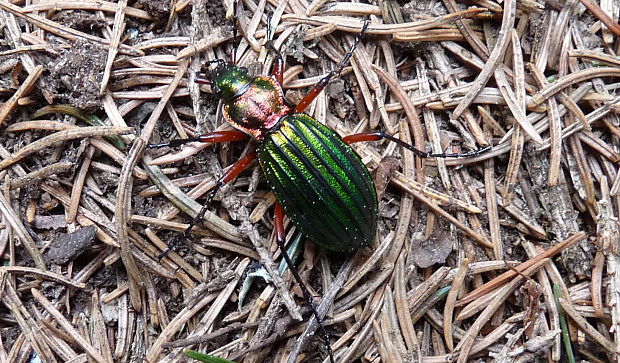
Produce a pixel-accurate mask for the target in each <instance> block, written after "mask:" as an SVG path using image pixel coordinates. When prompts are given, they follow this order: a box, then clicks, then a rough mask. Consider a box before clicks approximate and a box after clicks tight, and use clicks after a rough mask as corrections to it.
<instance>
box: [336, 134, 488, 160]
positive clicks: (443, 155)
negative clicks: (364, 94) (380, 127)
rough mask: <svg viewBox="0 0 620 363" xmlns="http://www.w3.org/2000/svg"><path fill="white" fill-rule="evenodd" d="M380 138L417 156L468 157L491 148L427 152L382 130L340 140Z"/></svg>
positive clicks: (359, 140) (358, 140)
mask: <svg viewBox="0 0 620 363" xmlns="http://www.w3.org/2000/svg"><path fill="white" fill-rule="evenodd" d="M382 139H388V140H390V141H393V142H395V143H397V144H398V145H400V146H403V147H405V148H406V149H409V150H411V151H413V153H414V154H416V155H417V156H419V157H421V158H466V157H470V156H477V155H480V154H482V153H484V152H486V151H489V150H491V146H487V147H483V148H482V149H478V150H472V151H468V152H466V153H461V154H446V153H440V154H432V153H428V152H426V151H422V150H419V149H417V148H416V147H414V146H413V145H410V144H408V143H406V142H404V141H402V140H401V139H398V138H395V137H394V136H390V135H388V134H386V133H385V132H383V131H366V132H361V133H359V134H353V135H349V136H345V137H343V138H342V141H344V142H345V143H346V144H353V143H356V142H363V141H379V140H382Z"/></svg>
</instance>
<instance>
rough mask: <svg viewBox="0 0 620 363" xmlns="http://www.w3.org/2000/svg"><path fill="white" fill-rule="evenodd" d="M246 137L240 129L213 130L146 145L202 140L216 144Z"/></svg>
mask: <svg viewBox="0 0 620 363" xmlns="http://www.w3.org/2000/svg"><path fill="white" fill-rule="evenodd" d="M248 137H249V136H248V135H247V134H245V133H243V132H241V131H238V130H232V131H213V132H210V133H208V134H204V135H200V136H198V137H191V138H187V139H176V140H172V141H170V142H164V143H161V144H149V145H147V146H146V147H147V148H149V149H155V148H160V147H165V146H169V147H177V146H181V145H184V144H188V143H190V142H203V143H210V144H217V143H222V142H232V141H243V140H247V139H248Z"/></svg>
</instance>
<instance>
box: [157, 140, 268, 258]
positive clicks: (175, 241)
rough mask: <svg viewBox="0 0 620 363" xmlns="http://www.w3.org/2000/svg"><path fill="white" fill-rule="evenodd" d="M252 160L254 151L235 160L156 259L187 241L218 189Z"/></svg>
mask: <svg viewBox="0 0 620 363" xmlns="http://www.w3.org/2000/svg"><path fill="white" fill-rule="evenodd" d="M254 159H256V151H255V150H253V151H250V152H249V153H247V154H245V156H243V157H242V158H241V159H239V160H237V162H236V163H234V164H233V165H232V166H231V167H230V168H228V169H227V170H226V171H225V172H224V174H222V176H220V178H219V179H218V180H217V183H216V184H215V186H214V187H213V189H211V191H210V192H209V195H208V196H207V201H206V202H205V204H204V205H203V206H202V208H201V209H200V212H198V214H196V217H194V219H192V221H191V222H190V224H189V226H188V227H187V228H185V230H184V231H183V233H182V234H176V235H175V236H174V237H173V239H172V240H171V241H170V242H169V243H168V246H167V247H166V249H165V250H164V251H163V252H162V253H160V254H159V256H157V258H158V259H160V260H161V259H162V258H163V257H164V256H165V255H166V254H168V252H170V250H172V249H173V248H174V247H175V246H176V245H177V244H178V243H179V242H180V241H181V240H183V239H187V238H188V237H189V232H190V231H191V230H192V228H194V226H195V225H197V224H198V223H200V222H201V221H202V219H203V218H204V217H205V213H207V210H208V209H209V206H210V204H211V202H212V201H213V198H214V197H215V194H216V193H217V191H218V190H220V188H221V187H222V186H223V185H224V184H226V183H229V182H230V181H231V180H233V179H234V178H235V177H236V176H237V175H239V174H241V172H242V171H243V170H245V169H246V168H247V167H248V166H249V165H250V164H251V163H252V161H254Z"/></svg>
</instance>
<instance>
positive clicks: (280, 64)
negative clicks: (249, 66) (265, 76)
mask: <svg viewBox="0 0 620 363" xmlns="http://www.w3.org/2000/svg"><path fill="white" fill-rule="evenodd" d="M265 48H267V49H269V50H270V51H272V52H273V53H274V54H275V55H276V59H275V60H274V61H273V67H271V75H272V76H273V77H274V78H275V79H276V81H277V82H278V84H279V85H280V87H282V83H283V82H284V57H282V53H280V51H279V50H278V49H277V48H276V47H275V45H274V44H273V40H269V41H267V43H265Z"/></svg>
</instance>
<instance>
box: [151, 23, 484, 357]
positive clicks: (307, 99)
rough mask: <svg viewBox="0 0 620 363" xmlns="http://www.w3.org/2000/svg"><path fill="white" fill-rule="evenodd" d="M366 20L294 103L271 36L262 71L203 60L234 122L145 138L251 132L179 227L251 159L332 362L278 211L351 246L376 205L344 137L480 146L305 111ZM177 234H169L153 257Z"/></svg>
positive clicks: (371, 228)
mask: <svg viewBox="0 0 620 363" xmlns="http://www.w3.org/2000/svg"><path fill="white" fill-rule="evenodd" d="M368 24H369V23H368V22H364V23H363V25H362V27H361V29H362V30H361V32H360V33H359V35H358V36H357V37H356V39H355V42H354V43H353V45H352V46H351V47H350V49H349V50H348V51H347V52H346V53H345V55H344V57H343V59H342V61H341V62H340V63H339V64H338V65H337V67H336V69H334V70H332V71H330V72H329V73H328V74H327V75H326V76H324V77H323V78H322V79H321V80H320V81H319V82H318V83H317V84H316V85H314V86H313V87H312V89H311V90H310V91H309V92H308V93H307V94H306V95H305V96H304V97H303V98H302V99H301V101H300V102H299V103H298V104H297V105H295V106H292V105H289V104H288V103H287V102H286V100H285V98H284V91H283V88H282V83H283V74H284V58H283V56H282V55H281V53H280V52H279V51H278V50H277V49H276V48H275V47H274V46H273V44H272V43H271V42H267V44H266V47H267V48H268V49H269V50H270V51H272V52H274V54H275V56H276V57H275V61H274V65H273V67H272V69H271V72H270V74H269V75H259V76H250V75H249V72H248V70H247V68H245V67H241V66H238V65H236V64H235V63H234V61H233V62H232V63H227V62H226V61H224V60H222V59H217V60H212V61H210V62H209V64H210V65H211V66H213V67H212V69H211V70H210V71H209V72H208V73H207V74H205V75H201V76H200V77H198V78H197V80H196V81H197V82H199V83H206V84H209V85H211V89H212V91H213V93H214V95H215V96H216V97H217V98H219V99H220V100H221V101H222V103H223V117H224V119H225V120H226V121H227V122H228V123H229V124H230V125H232V126H233V128H234V129H235V130H234V131H217V132H211V133H208V134H205V135H201V136H198V137H195V138H189V139H182V140H173V141H171V142H168V143H162V144H154V145H149V147H151V148H157V147H164V146H170V147H176V146H180V145H182V144H185V143H189V142H203V143H224V142H231V141H241V140H246V139H247V138H248V136H249V137H251V138H252V139H254V140H255V142H256V144H257V148H256V150H254V151H250V152H248V153H247V154H246V155H245V156H243V157H242V158H241V159H240V160H238V161H237V162H236V163H235V164H233V166H232V167H231V168H229V169H228V170H227V171H226V172H225V173H224V174H223V175H222V176H221V177H220V178H219V179H218V181H217V183H216V186H215V187H214V188H213V189H212V190H211V191H210V193H209V195H208V197H207V202H206V204H205V206H204V207H203V208H202V209H201V211H200V212H199V213H198V215H197V216H196V217H195V218H194V219H193V221H192V222H191V224H190V226H189V227H187V229H186V230H185V231H184V232H183V237H187V236H188V235H189V232H190V230H191V229H192V228H193V227H194V226H195V225H196V224H198V223H199V222H200V221H201V220H202V219H203V218H204V214H205V213H206V210H207V208H208V206H209V204H210V203H211V201H212V200H213V198H214V196H215V194H216V193H217V191H218V190H219V189H220V188H221V187H222V186H223V185H224V184H226V183H228V182H230V181H231V180H232V179H234V178H235V177H236V176H237V175H238V174H239V173H241V172H242V171H243V170H244V169H245V168H247V167H248V166H249V165H250V164H251V163H252V162H253V161H254V160H255V159H257V160H258V163H259V164H260V167H261V169H262V171H263V174H264V175H265V178H266V180H267V183H268V184H269V186H270V188H271V190H272V191H273V193H274V194H275V196H276V200H277V203H276V206H275V212H274V228H275V235H276V242H277V243H278V245H279V247H280V248H281V250H282V254H283V257H284V258H285V260H286V262H287V263H288V265H289V267H290V268H291V272H292V273H293V276H294V278H295V280H296V281H297V283H298V284H299V285H300V287H301V288H302V292H303V294H304V298H305V299H306V300H307V302H309V303H310V307H311V309H312V312H313V315H314V317H315V318H316V319H317V321H318V322H319V331H320V333H321V336H322V338H323V339H324V340H325V341H326V346H327V350H328V353H329V356H330V360H331V361H332V362H333V354H332V351H331V348H330V347H329V339H328V336H327V333H326V332H325V330H324V328H323V326H322V324H321V318H320V317H319V314H318V313H317V312H316V310H315V309H314V306H313V304H312V303H311V296H310V293H309V292H308V291H307V289H306V288H305V285H304V284H303V282H302V280H301V278H300V276H299V274H298V273H297V271H296V270H295V269H294V268H293V264H292V262H291V261H290V258H289V257H288V255H287V253H286V250H285V247H284V243H285V233H284V223H283V218H284V214H286V215H287V216H288V217H289V218H290V220H291V221H292V223H293V224H294V225H295V226H296V227H297V228H298V229H299V230H300V231H301V233H302V234H303V235H305V236H306V237H308V238H309V239H310V240H312V241H314V242H315V243H317V244H318V245H320V246H322V247H324V248H326V249H328V250H333V251H337V252H351V251H354V250H356V249H359V248H360V247H363V246H370V245H371V244H372V243H373V242H374V239H375V235H376V232H377V220H378V214H379V211H378V200H377V193H376V190H375V185H374V183H373V180H372V177H371V175H370V172H369V171H368V169H367V168H366V167H365V165H364V163H363V162H362V160H361V158H360V156H359V155H358V154H357V153H356V152H355V151H354V150H353V148H352V147H351V146H350V144H352V143H355V142H361V141H377V140H381V139H389V140H391V141H393V142H396V143H398V144H399V145H402V146H404V147H405V148H407V149H409V150H411V151H413V152H414V153H415V154H417V155H418V156H421V157H465V156H474V155H477V154H479V153H481V152H483V151H486V149H480V150H474V151H472V152H469V153H463V154H431V153H426V152H424V151H421V150H418V149H416V148H415V147H413V146H412V145H409V144H407V143H405V142H403V141H401V140H400V139H397V138H395V137H393V136H391V135H388V134H386V133H385V132H383V131H369V132H363V133H360V134H355V135H350V136H347V137H344V138H341V137H340V136H339V135H338V134H337V133H336V132H335V131H333V130H332V129H330V128H329V127H327V126H325V125H323V124H321V123H320V122H319V121H317V120H315V119H314V118H312V117H311V116H309V115H307V114H305V113H304V110H305V109H306V108H307V107H308V106H309V105H310V104H311V103H312V101H313V100H314V99H315V98H316V97H317V96H318V95H319V94H320V93H321V92H322V90H323V89H324V88H325V87H326V86H327V84H328V83H329V81H330V80H331V79H332V78H333V77H334V76H336V75H338V74H340V72H341V71H342V69H343V68H344V67H345V66H346V65H347V64H348V62H349V60H350V58H351V57H352V56H353V52H354V51H355V49H356V47H357V46H358V44H359V42H360V40H361V39H362V36H363V35H364V33H365V32H366V30H367V27H368ZM233 59H234V56H233ZM178 240H179V239H178V238H177V239H174V240H173V241H172V243H170V244H169V247H168V249H167V250H166V251H164V252H163V253H162V255H160V257H162V256H163V255H164V254H165V253H166V252H167V251H168V250H169V249H171V248H173V247H174V244H176V242H178Z"/></svg>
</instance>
